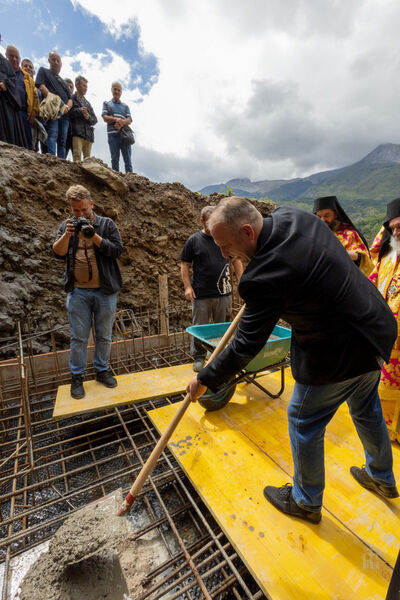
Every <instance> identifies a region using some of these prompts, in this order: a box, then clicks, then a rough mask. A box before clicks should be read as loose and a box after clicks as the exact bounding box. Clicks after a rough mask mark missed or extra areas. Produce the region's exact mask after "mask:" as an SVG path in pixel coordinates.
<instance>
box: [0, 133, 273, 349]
mask: <svg viewBox="0 0 400 600" xmlns="http://www.w3.org/2000/svg"><path fill="white" fill-rule="evenodd" d="M88 169H90V170H88ZM91 171H92V172H91ZM76 183H79V184H81V185H84V186H85V187H87V188H88V189H89V190H90V192H91V194H92V197H93V200H94V210H95V212H96V213H97V214H99V215H105V216H109V217H111V218H112V219H114V220H115V222H116V224H117V225H118V228H119V230H120V232H121V237H122V240H123V244H124V247H125V251H124V253H123V255H122V256H121V260H120V266H121V271H122V277H123V281H124V287H123V289H122V290H121V293H120V297H119V308H132V309H135V307H136V308H137V307H138V306H139V305H153V306H154V304H155V301H156V299H157V297H158V275H159V274H165V273H167V274H168V283H169V303H170V304H176V303H179V302H182V301H183V289H182V284H181V281H180V277H179V254H180V251H181V248H182V246H183V244H184V242H185V241H186V239H187V238H188V236H189V235H191V234H192V233H193V232H194V231H196V229H198V227H199V214H200V210H201V208H202V207H203V206H205V205H206V204H210V203H211V204H215V203H216V202H217V201H218V199H219V198H218V195H213V196H212V197H211V198H208V197H207V196H201V195H200V194H197V193H194V192H191V191H190V190H188V189H187V188H185V187H184V186H183V185H182V184H181V183H154V182H152V181H150V180H149V179H147V178H146V177H141V176H140V175H137V174H135V173H129V174H124V175H123V174H115V173H114V172H113V171H111V170H110V169H108V168H107V167H105V166H103V165H102V164H101V162H100V161H94V162H93V161H92V167H91V165H90V164H89V165H86V164H85V163H82V165H81V164H74V163H72V162H70V161H67V160H61V159H59V158H56V157H53V156H50V155H41V154H36V153H34V152H30V151H28V150H24V149H21V148H17V147H15V146H12V145H8V144H4V143H1V142H0V347H1V346H4V345H5V344H6V343H7V341H9V340H10V339H11V338H14V336H15V334H16V322H17V321H18V320H27V319H29V320H30V322H31V323H32V328H33V330H40V331H43V330H46V329H48V327H49V322H52V323H54V324H56V323H65V322H66V320H67V318H66V311H65V293H64V291H63V285H62V282H63V269H64V265H63V263H62V262H61V261H58V260H55V259H54V258H53V257H52V254H51V251H50V247H51V244H52V242H53V240H54V238H55V235H56V233H57V230H58V226H59V225H60V224H61V222H62V221H63V220H64V219H65V218H66V217H68V216H69V215H70V211H69V208H68V205H67V203H66V201H65V192H66V190H67V189H68V187H69V186H70V185H72V184H76ZM255 203H256V204H257V206H258V207H259V208H260V210H261V211H262V212H263V214H268V212H269V211H270V209H271V207H270V206H269V205H266V204H264V203H260V202H256V201H255ZM60 335H61V334H60ZM61 341H62V339H61ZM65 341H66V340H65ZM38 350H40V348H38ZM42 350H46V348H45V347H43V348H42Z"/></svg>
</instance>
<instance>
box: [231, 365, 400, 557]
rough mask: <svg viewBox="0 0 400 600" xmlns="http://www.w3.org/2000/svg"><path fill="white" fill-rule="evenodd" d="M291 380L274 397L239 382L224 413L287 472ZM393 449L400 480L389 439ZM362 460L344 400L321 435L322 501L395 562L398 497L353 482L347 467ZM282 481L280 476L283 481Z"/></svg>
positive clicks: (399, 537)
mask: <svg viewBox="0 0 400 600" xmlns="http://www.w3.org/2000/svg"><path fill="white" fill-rule="evenodd" d="M274 380H275V381H276V383H275V386H276V387H278V383H279V382H278V377H276V374H273V375H269V376H267V377H263V378H261V379H260V380H259V381H260V383H264V382H265V383H266V385H267V382H268V386H269V387H271V388H272V387H273V385H274V384H272V383H271V382H272V381H274ZM293 383H294V382H293V380H292V379H291V377H290V376H289V377H288V382H287V385H286V389H285V392H284V394H283V395H282V397H281V398H278V399H276V400H273V401H271V400H269V399H268V397H267V396H266V395H265V394H263V393H262V392H261V391H259V390H257V389H255V388H254V386H244V385H243V386H239V387H238V388H237V392H236V394H235V396H234V398H233V399H232V400H231V402H230V403H229V404H228V405H227V406H226V407H225V409H224V416H223V418H224V420H225V422H226V423H229V424H230V425H231V427H233V428H237V429H239V430H240V431H241V432H242V433H243V434H245V435H246V436H248V437H249V438H250V439H251V440H252V441H253V442H254V443H255V444H256V445H257V446H258V447H259V448H260V449H261V450H263V451H264V452H266V453H267V454H268V455H269V456H270V457H271V458H272V459H273V460H275V461H276V462H277V463H278V464H279V465H280V466H281V467H282V469H283V470H284V471H285V472H286V473H287V474H288V475H289V476H290V477H292V475H293V466H292V455H291V450H290V443H289V434H288V424H287V416H286V410H287V405H288V403H289V399H290V396H291V392H292V388H293ZM392 448H393V459H394V460H393V463H394V473H395V477H396V480H397V481H398V483H399V484H400V447H399V445H398V444H392ZM364 462H365V457H364V452H363V448H362V444H361V442H360V440H359V438H358V435H357V433H356V430H355V427H354V425H353V422H352V420H351V417H350V414H349V410H348V407H347V404H343V405H342V406H341V407H340V409H339V410H338V412H337V413H336V415H335V417H334V418H333V420H332V421H331V423H330V424H329V425H328V427H327V431H326V435H325V478H326V489H325V494H324V506H325V508H326V509H327V510H329V511H331V512H332V513H333V514H335V515H336V516H337V518H338V519H340V520H341V521H342V522H343V523H344V524H345V525H346V526H347V527H349V529H351V530H352V531H353V532H354V533H355V534H356V535H358V536H359V537H360V538H362V539H363V540H365V542H366V544H368V545H369V546H370V547H371V549H373V550H374V551H375V552H377V553H378V554H379V555H380V556H381V557H382V558H383V559H384V560H385V561H387V562H388V563H389V564H390V565H392V566H394V564H395V562H396V558H397V555H398V551H399V548H400V519H399V516H400V499H398V498H397V499H394V500H386V499H384V498H382V497H380V496H378V495H376V494H373V493H371V492H370V491H368V490H365V489H364V488H362V487H361V486H359V485H358V484H357V482H356V481H355V480H354V479H353V477H352V476H351V475H350V472H349V470H350V467H351V466H352V465H356V466H362V465H363V463H364ZM286 480H287V481H289V479H288V478H286ZM286 480H285V479H284V478H283V480H282V483H285V481H286Z"/></svg>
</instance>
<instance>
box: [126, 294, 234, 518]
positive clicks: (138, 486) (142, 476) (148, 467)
mask: <svg viewBox="0 0 400 600" xmlns="http://www.w3.org/2000/svg"><path fill="white" fill-rule="evenodd" d="M244 309H245V305H243V306H242V308H241V309H240V311H239V312H238V314H237V315H236V317H235V318H234V319H233V321H232V323H231V324H230V325H229V327H228V329H227V330H226V332H225V333H224V335H223V336H222V338H221V339H220V341H219V343H218V345H217V347H216V348H215V350H214V352H213V353H212V354H211V356H210V358H209V359H208V361H207V363H206V364H208V363H210V362H211V361H212V360H213V359H214V358H215V357H216V356H217V355H218V354H220V352H222V350H223V349H224V348H225V346H226V344H227V343H228V341H229V340H230V338H231V337H232V335H233V334H234V333H235V331H236V329H237V326H238V324H239V321H240V319H241V317H242V314H243V311H244ZM189 404H190V396H189V394H186V396H185V399H184V401H183V402H182V403H181V405H180V406H179V409H178V410H177V412H176V413H175V415H174V417H173V418H172V420H171V422H170V424H169V425H168V427H167V429H166V430H165V431H164V433H163V434H162V436H161V437H160V439H159V440H158V442H157V444H156V445H155V447H154V449H153V451H152V453H151V454H150V456H149V458H148V459H147V460H146V462H145V464H144V465H143V467H142V469H141V471H140V473H139V475H138V476H137V478H136V479H135V481H134V483H133V485H132V487H131V489H130V491H129V492H128V494H127V496H126V498H125V500H124V502H123V504H122V505H121V507H120V509H119V510H118V513H117V514H118V516H120V517H122V516H124V515H126V514H127V513H128V512H129V510H130V508H131V506H132V504H133V503H134V501H135V499H136V497H137V495H138V494H139V493H140V491H141V490H142V488H143V486H144V484H145V482H146V480H147V478H148V476H149V475H150V473H151V472H152V470H153V469H154V467H155V465H156V462H157V460H158V459H159V457H160V455H161V453H162V452H163V450H164V448H165V446H166V445H167V444H168V442H169V439H170V437H171V435H172V434H173V432H174V431H175V428H176V426H177V425H178V423H179V421H180V420H181V419H182V417H183V415H184V413H185V411H186V409H187V407H188V406H189Z"/></svg>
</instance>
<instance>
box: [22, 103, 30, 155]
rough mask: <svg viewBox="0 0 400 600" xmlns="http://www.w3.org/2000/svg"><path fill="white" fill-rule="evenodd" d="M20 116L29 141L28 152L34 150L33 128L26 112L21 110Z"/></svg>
mask: <svg viewBox="0 0 400 600" xmlns="http://www.w3.org/2000/svg"><path fill="white" fill-rule="evenodd" d="M19 114H20V115H21V121H22V125H23V127H24V132H25V137H26V141H27V146H26V147H27V148H28V150H32V126H31V124H30V123H29V120H28V113H27V112H26V110H20V111H19Z"/></svg>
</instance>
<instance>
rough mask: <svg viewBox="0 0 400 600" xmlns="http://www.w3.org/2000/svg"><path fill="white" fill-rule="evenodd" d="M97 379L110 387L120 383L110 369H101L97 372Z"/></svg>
mask: <svg viewBox="0 0 400 600" xmlns="http://www.w3.org/2000/svg"><path fill="white" fill-rule="evenodd" d="M96 381H98V382H99V383H102V384H103V385H105V386H106V387H108V388H114V387H117V385H118V383H117V380H116V379H115V377H114V376H113V375H111V372H110V371H99V372H98V373H96Z"/></svg>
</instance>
